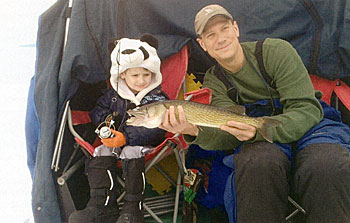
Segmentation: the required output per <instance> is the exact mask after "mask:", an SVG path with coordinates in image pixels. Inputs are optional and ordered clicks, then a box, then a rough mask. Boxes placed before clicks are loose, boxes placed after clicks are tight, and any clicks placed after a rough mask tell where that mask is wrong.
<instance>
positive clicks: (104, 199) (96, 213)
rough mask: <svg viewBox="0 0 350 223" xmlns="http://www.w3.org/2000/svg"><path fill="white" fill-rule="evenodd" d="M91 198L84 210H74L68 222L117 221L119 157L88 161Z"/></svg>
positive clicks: (112, 222)
mask: <svg viewBox="0 0 350 223" xmlns="http://www.w3.org/2000/svg"><path fill="white" fill-rule="evenodd" d="M87 173H88V175H87V176H88V181H89V186H90V200H89V202H88V203H87V205H86V208H85V209H83V210H77V211H74V212H73V213H72V214H71V215H70V216H69V219H68V223H82V222H84V223H115V221H116V220H117V219H118V217H119V208H118V203H117V196H118V194H117V184H116V183H117V182H116V177H117V159H116V158H115V157H112V156H100V157H95V158H93V159H92V160H90V161H89V163H88V170H87Z"/></svg>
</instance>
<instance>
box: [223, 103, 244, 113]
mask: <svg viewBox="0 0 350 223" xmlns="http://www.w3.org/2000/svg"><path fill="white" fill-rule="evenodd" d="M226 109H227V110H229V111H232V112H234V113H236V114H239V115H245V107H244V106H243V105H232V106H229V107H227V108H226Z"/></svg>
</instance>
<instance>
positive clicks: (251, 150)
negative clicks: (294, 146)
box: [235, 142, 290, 175]
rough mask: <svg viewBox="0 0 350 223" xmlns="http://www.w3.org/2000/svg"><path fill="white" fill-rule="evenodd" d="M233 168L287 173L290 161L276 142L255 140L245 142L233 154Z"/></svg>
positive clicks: (263, 172)
mask: <svg viewBox="0 0 350 223" xmlns="http://www.w3.org/2000/svg"><path fill="white" fill-rule="evenodd" d="M235 169H236V170H237V171H240V169H244V171H245V172H246V171H249V170H251V171H253V172H254V173H255V175H257V174H258V173H261V174H269V175H270V174H276V173H278V174H283V175H287V174H289V169H290V163H289V161H288V158H287V156H286V155H285V154H284V153H283V152H282V151H281V149H280V148H279V147H278V146H277V145H276V144H271V143H267V142H256V143H252V144H246V145H244V146H243V148H242V150H241V151H240V152H239V153H238V154H236V155H235Z"/></svg>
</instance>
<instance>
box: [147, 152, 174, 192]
mask: <svg viewBox="0 0 350 223" xmlns="http://www.w3.org/2000/svg"><path fill="white" fill-rule="evenodd" d="M157 165H158V166H159V167H160V168H161V169H162V170H163V171H164V172H165V173H166V174H167V175H168V176H169V177H170V178H171V179H172V180H173V181H174V182H176V179H177V174H178V166H177V162H176V158H175V155H174V154H171V155H169V156H167V157H164V158H163V159H162V160H161V161H160V162H159V163H158V164H157ZM146 179H147V183H148V184H150V185H151V186H152V190H154V191H156V192H157V193H158V194H159V195H163V194H164V193H167V192H169V191H171V187H172V185H171V183H170V182H169V181H168V180H167V179H165V177H164V176H163V175H162V174H161V173H159V171H158V170H157V169H156V168H154V167H152V168H151V169H149V170H148V172H147V174H146Z"/></svg>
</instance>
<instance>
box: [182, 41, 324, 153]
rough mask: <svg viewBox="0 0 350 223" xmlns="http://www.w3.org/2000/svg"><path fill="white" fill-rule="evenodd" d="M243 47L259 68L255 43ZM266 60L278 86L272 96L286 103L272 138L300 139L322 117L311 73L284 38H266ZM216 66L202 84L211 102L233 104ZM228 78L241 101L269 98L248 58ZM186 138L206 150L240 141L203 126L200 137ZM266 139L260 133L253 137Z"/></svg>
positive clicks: (222, 104) (220, 147)
mask: <svg viewBox="0 0 350 223" xmlns="http://www.w3.org/2000/svg"><path fill="white" fill-rule="evenodd" d="M241 45H242V48H243V50H244V51H245V52H246V54H247V56H248V57H249V58H250V60H251V61H252V63H253V64H254V66H255V67H256V68H257V70H259V68H258V63H257V60H256V58H255V56H254V51H255V45H256V42H245V43H241ZM263 61H264V65H265V69H266V72H267V73H268V74H269V75H270V76H271V78H272V79H273V80H274V82H275V83H276V89H272V88H271V92H272V95H273V98H279V100H280V103H281V104H283V105H284V108H283V113H282V114H279V115H276V116H273V118H274V119H278V120H279V121H281V122H282V125H280V126H276V127H272V128H271V129H270V131H272V136H273V140H274V141H277V142H281V143H291V142H293V141H296V140H298V139H300V138H301V137H302V136H303V135H304V134H305V133H306V132H307V131H308V130H309V129H310V128H311V127H313V126H314V125H316V124H318V123H319V122H320V121H321V119H322V118H323V110H322V107H321V105H320V103H319V102H318V100H317V98H316V97H315V90H314V88H313V85H312V83H311V80H310V77H309V75H308V72H307V70H306V68H305V66H304V64H303V62H302V60H301V59H300V57H299V55H298V53H297V52H296V50H295V49H294V48H293V47H292V46H291V45H290V44H289V43H288V42H286V41H284V40H281V39H266V40H265V42H264V44H263ZM214 70H216V69H215V68H214V67H212V68H210V69H209V70H208V71H207V73H206V75H205V77H204V81H203V87H208V88H210V89H211V90H212V93H213V95H212V102H211V104H212V105H214V106H217V107H230V106H232V105H235V103H234V102H233V101H232V100H231V99H230V98H229V97H228V96H227V89H226V87H225V85H224V84H223V83H222V81H220V80H219V79H218V78H217V77H216V76H215V75H214V73H213V72H214ZM225 73H226V74H227V75H228V77H229V78H230V79H231V80H232V81H233V82H234V83H235V85H236V87H237V90H238V92H239V95H240V98H241V100H242V104H248V103H254V102H256V101H258V100H262V99H270V94H269V92H268V91H267V90H266V86H265V85H264V83H263V81H262V80H261V78H260V77H259V76H258V74H257V73H256V72H255V71H254V69H253V68H252V67H251V66H250V65H249V63H248V62H247V61H245V64H244V65H243V67H242V68H241V70H240V71H238V72H236V73H232V72H230V71H228V70H225ZM185 139H186V141H188V142H189V143H193V144H198V145H199V146H200V147H202V148H204V149H207V150H228V149H234V148H235V147H237V146H238V145H239V144H241V142H240V141H239V140H237V139H236V138H235V137H234V136H232V135H231V134H229V133H227V132H225V131H222V130H220V129H215V128H206V127H200V131H199V135H198V137H190V136H185ZM255 141H264V138H263V137H262V136H261V135H260V134H259V133H257V135H256V137H255V138H254V139H252V140H251V142H255Z"/></svg>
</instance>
